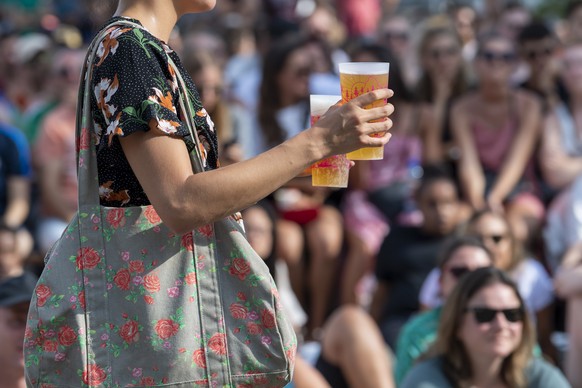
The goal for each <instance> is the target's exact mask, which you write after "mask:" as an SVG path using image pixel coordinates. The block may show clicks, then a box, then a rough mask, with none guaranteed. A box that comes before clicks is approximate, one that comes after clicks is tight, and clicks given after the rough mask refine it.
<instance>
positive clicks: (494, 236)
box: [479, 234, 507, 245]
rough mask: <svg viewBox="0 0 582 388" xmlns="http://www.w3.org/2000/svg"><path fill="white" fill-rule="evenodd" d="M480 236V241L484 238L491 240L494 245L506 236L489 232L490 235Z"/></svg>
mask: <svg viewBox="0 0 582 388" xmlns="http://www.w3.org/2000/svg"><path fill="white" fill-rule="evenodd" d="M479 237H480V238H481V240H482V241H484V240H491V241H493V243H494V244H495V245H497V244H499V243H501V242H502V241H503V240H505V238H507V235H505V234H490V235H481V236H479Z"/></svg>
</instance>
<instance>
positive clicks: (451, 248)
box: [394, 236, 493, 384]
mask: <svg viewBox="0 0 582 388" xmlns="http://www.w3.org/2000/svg"><path fill="white" fill-rule="evenodd" d="M492 265H493V256H492V254H491V253H490V252H489V250H488V249H487V248H486V247H485V245H484V244H483V243H482V242H481V241H480V240H478V239H476V238H475V237H470V236H461V237H455V238H452V239H451V240H450V241H449V242H448V243H447V245H446V246H445V248H444V249H443V250H442V252H441V255H440V258H439V263H438V268H439V269H440V273H441V274H440V277H439V284H440V289H441V297H442V298H443V300H447V298H448V296H449V295H450V294H451V292H452V291H453V289H454V287H455V286H456V285H457V283H458V281H459V279H460V278H461V277H462V276H463V275H465V274H466V273H468V272H471V271H474V270H475V269H477V268H481V267H489V266H492ZM441 313H442V308H441V307H436V308H434V309H432V310H430V311H426V312H423V313H421V314H419V315H417V316H415V317H414V318H412V319H411V320H410V321H408V323H407V324H406V325H405V326H404V327H403V328H402V331H401V332H400V336H398V343H397V344H396V362H395V366H394V378H395V380H396V383H397V384H400V383H401V382H402V380H403V378H404V376H406V374H407V373H408V371H409V370H410V368H412V366H413V365H414V363H415V361H416V360H417V359H418V357H420V356H421V355H423V354H424V353H425V352H426V351H427V350H428V348H429V347H430V346H431V345H432V343H433V342H434V341H435V339H436V335H437V329H438V325H439V322H440V319H441Z"/></svg>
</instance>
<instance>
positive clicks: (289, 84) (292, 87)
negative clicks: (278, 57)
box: [277, 47, 311, 107]
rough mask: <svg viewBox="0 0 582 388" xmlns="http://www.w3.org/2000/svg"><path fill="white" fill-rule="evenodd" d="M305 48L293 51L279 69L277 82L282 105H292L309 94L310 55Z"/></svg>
mask: <svg viewBox="0 0 582 388" xmlns="http://www.w3.org/2000/svg"><path fill="white" fill-rule="evenodd" d="M309 53H310V51H309V50H308V49H307V48H303V47H302V48H299V49H297V50H295V51H293V52H292V53H291V54H290V55H289V58H287V61H286V63H285V67H283V69H282V70H281V72H280V74H279V76H278V78H277V82H278V84H279V85H278V86H279V87H278V89H279V90H280V91H281V104H282V106H283V107H285V106H289V105H293V104H295V103H297V102H299V101H301V100H302V99H305V98H307V97H308V96H309V74H310V72H311V57H310V55H309Z"/></svg>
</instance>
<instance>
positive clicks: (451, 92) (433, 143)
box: [416, 27, 468, 178]
mask: <svg viewBox="0 0 582 388" xmlns="http://www.w3.org/2000/svg"><path fill="white" fill-rule="evenodd" d="M419 47H420V49H419V53H418V54H419V59H420V63H421V69H422V74H421V77H420V80H419V82H418V85H417V90H416V93H417V96H418V99H419V100H420V101H419V102H420V116H419V124H418V125H419V132H420V136H421V138H422V162H423V164H429V165H431V164H437V165H445V166H448V167H450V168H451V170H452V169H453V168H454V162H455V161H456V159H457V158H458V156H459V155H458V149H457V148H456V146H455V144H454V143H453V141H452V140H453V138H452V134H451V123H450V119H451V117H450V116H451V106H452V103H453V101H454V100H456V99H457V98H458V97H459V96H461V95H462V94H463V93H465V92H466V91H467V86H468V81H467V75H466V71H465V67H464V63H463V58H462V54H461V39H460V38H459V36H458V35H457V34H456V33H455V31H454V30H453V29H452V28H444V27H434V28H428V29H427V30H426V31H425V32H424V34H423V35H422V38H421V40H420V44H419ZM455 178H456V177H455Z"/></svg>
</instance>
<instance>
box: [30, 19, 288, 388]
mask: <svg viewBox="0 0 582 388" xmlns="http://www.w3.org/2000/svg"><path fill="white" fill-rule="evenodd" d="M121 25H123V26H124V27H131V28H133V29H142V28H143V27H141V26H140V25H138V24H134V23H131V22H128V21H115V22H114V23H113V24H111V25H109V26H108V27H107V28H105V29H104V30H102V31H101V32H100V33H99V35H98V37H97V38H96V39H95V40H94V41H93V44H92V45H91V47H90V48H89V53H88V57H87V62H86V63H89V64H92V63H93V62H94V57H95V51H96V49H97V47H98V45H99V42H101V41H102V40H103V38H104V37H105V36H106V35H107V34H108V33H110V32H111V31H112V30H113V29H115V28H118V27H119V26H121ZM91 70H92V66H88V67H87V65H86V66H85V69H84V75H85V78H84V80H85V82H82V84H81V85H82V87H81V89H80V92H79V101H82V102H83V103H82V104H80V108H79V111H78V113H77V144H78V149H79V150H78V176H79V210H78V212H77V214H76V216H75V217H74V219H73V220H72V221H71V222H70V224H69V226H68V227H67V229H66V230H65V232H64V233H63V235H62V236H61V238H60V239H59V240H58V241H57V242H56V243H55V244H54V246H53V247H52V248H51V250H50V252H49V253H48V254H47V256H46V258H45V269H44V271H43V273H42V275H41V277H40V279H39V281H38V284H37V286H36V289H35V294H34V296H33V299H32V301H31V306H30V311H29V316H28V322H27V328H26V334H25V337H26V338H25V343H24V353H25V365H26V380H27V385H28V386H29V387H40V388H51V387H72V388H79V387H143V386H154V387H162V386H163V387H193V386H203V387H210V386H212V387H241V388H242V387H258V386H259V387H260V386H265V387H281V386H285V385H286V384H287V383H288V382H289V381H290V379H291V375H292V370H293V363H294V356H295V350H296V338H295V334H294V331H293V329H292V327H291V325H290V323H289V321H288V320H287V319H286V318H285V316H284V313H283V311H282V307H281V305H280V303H279V297H278V292H277V289H276V287H275V284H274V282H273V279H272V278H271V276H270V274H269V272H268V269H267V267H266V265H265V264H264V262H263V260H262V259H261V258H260V257H259V256H258V255H257V254H256V253H255V252H254V251H253V249H252V248H251V247H250V245H249V244H248V242H247V240H246V238H245V235H244V229H243V227H242V224H241V223H239V222H238V221H240V220H238V219H237V217H236V216H231V217H227V218H225V219H222V220H220V221H218V222H215V223H214V224H209V225H205V226H203V227H200V228H197V229H196V230H194V231H192V233H187V234H185V235H182V236H179V235H175V234H174V233H173V232H172V231H171V230H170V229H169V228H168V227H166V226H165V225H164V223H163V222H162V221H161V220H160V218H159V216H158V215H157V213H156V211H155V209H154V208H153V207H152V206H142V207H125V208H114V207H105V206H101V205H100V202H99V190H98V189H99V184H98V177H97V161H96V151H95V139H94V131H93V119H92V117H91V110H90V92H91V91H90V85H91ZM83 84H84V88H83ZM180 84H181V86H182V90H181V93H180V94H181V99H180V109H181V110H182V112H181V113H182V117H184V118H185V120H184V123H185V124H187V125H188V126H189V128H190V131H191V134H192V137H193V140H194V142H195V143H196V144H197V145H198V143H197V141H198V139H197V136H196V129H195V128H194V126H193V122H194V121H193V120H192V117H193V114H194V112H193V111H192V106H191V104H190V102H189V100H188V97H187V96H188V94H187V91H186V90H184V88H185V83H184V82H183V80H180ZM184 97H185V98H184ZM197 150H198V147H195V151H194V152H193V153H192V155H191V159H192V164H193V168H194V171H196V172H200V171H201V164H200V163H201V160H200V155H199V152H198V151H197Z"/></svg>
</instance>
